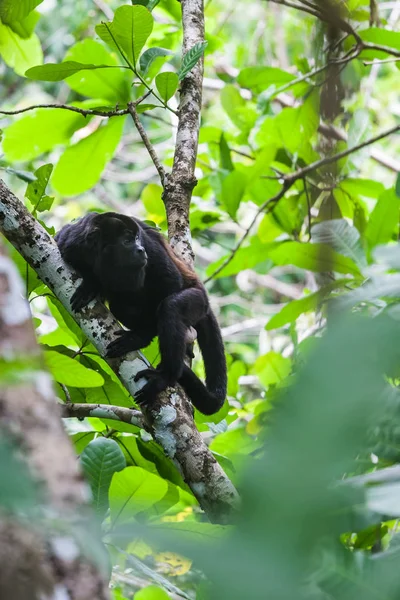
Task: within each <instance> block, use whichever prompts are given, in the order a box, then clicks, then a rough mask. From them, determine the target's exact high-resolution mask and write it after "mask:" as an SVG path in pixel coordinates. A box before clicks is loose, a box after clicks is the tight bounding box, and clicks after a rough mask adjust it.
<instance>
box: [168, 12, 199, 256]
mask: <svg viewBox="0 0 400 600" xmlns="http://www.w3.org/2000/svg"><path fill="white" fill-rule="evenodd" d="M181 6H182V24H183V45H182V55H184V54H185V53H186V52H188V51H189V50H190V49H191V48H193V46H194V45H195V44H197V43H199V42H204V7H203V0H182V2H181ZM202 84H203V58H201V59H200V60H199V61H198V63H197V64H196V65H195V66H194V67H193V69H192V70H191V71H190V73H188V74H187V75H186V77H185V79H184V80H183V81H182V85H181V98H180V104H179V113H178V115H179V118H178V130H177V136H176V146H175V154H174V162H173V166H172V172H171V174H170V175H168V176H167V177H166V178H165V187H164V194H163V200H164V203H165V207H166V211H167V220H168V235H169V240H170V242H171V245H172V246H173V247H174V248H175V250H176V252H177V254H179V255H180V256H181V258H182V259H183V260H184V261H185V262H187V263H188V264H189V265H191V264H192V263H193V258H194V255H193V250H192V245H191V233H190V227H189V206H190V200H191V197H192V191H193V188H194V187H195V185H196V183H197V181H196V178H195V166H196V158H197V146H198V140H199V129H200V111H201V100H202Z"/></svg>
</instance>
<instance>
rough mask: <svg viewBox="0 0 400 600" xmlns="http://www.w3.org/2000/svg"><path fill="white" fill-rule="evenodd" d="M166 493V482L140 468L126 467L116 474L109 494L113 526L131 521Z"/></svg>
mask: <svg viewBox="0 0 400 600" xmlns="http://www.w3.org/2000/svg"><path fill="white" fill-rule="evenodd" d="M167 492H168V484H167V482H166V481H164V480H163V479H161V477H158V476H157V475H154V474H153V473H149V472H147V471H145V470H144V469H141V468H140V467H127V468H126V469H124V470H123V471H122V472H121V473H116V474H115V475H114V477H113V480H112V482H111V486H110V492H109V499H110V510H111V520H112V522H113V524H114V526H116V525H122V524H123V523H126V522H128V521H132V519H134V518H135V516H136V515H137V514H138V513H139V512H143V511H145V510H146V509H149V508H151V507H152V506H153V505H154V504H156V503H157V502H159V501H160V500H161V499H162V498H163V497H164V495H165V494H166V493H167Z"/></svg>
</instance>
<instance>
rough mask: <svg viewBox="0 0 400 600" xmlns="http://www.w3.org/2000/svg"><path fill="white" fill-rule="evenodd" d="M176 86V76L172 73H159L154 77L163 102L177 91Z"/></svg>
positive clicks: (177, 80) (177, 83) (177, 81)
mask: <svg viewBox="0 0 400 600" xmlns="http://www.w3.org/2000/svg"><path fill="white" fill-rule="evenodd" d="M178 85H179V79H178V75H177V74H176V73H173V72H172V71H166V72H165V73H159V75H157V77H156V86H157V90H158V93H159V94H160V96H161V98H162V99H163V100H164V102H168V100H169V99H170V98H172V96H173V95H174V94H175V92H176V90H177V89H178Z"/></svg>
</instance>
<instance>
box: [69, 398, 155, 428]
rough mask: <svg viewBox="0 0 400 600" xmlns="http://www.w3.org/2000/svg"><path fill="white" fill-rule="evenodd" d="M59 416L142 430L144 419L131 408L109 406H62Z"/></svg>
mask: <svg viewBox="0 0 400 600" xmlns="http://www.w3.org/2000/svg"><path fill="white" fill-rule="evenodd" d="M61 416H62V417H64V418H67V417H77V418H79V419H83V418H85V417H97V418H99V419H110V420H111V421H120V422H122V423H127V424H128V425H133V426H134V427H140V428H141V429H143V428H144V418H143V415H142V413H141V412H140V410H132V409H131V408H125V407H123V406H113V405H111V404H86V403H85V404H74V403H68V404H62V405H61Z"/></svg>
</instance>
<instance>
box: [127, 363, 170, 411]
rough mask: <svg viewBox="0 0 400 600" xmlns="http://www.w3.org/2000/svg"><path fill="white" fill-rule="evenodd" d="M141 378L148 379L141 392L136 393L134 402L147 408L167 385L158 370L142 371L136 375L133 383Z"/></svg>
mask: <svg viewBox="0 0 400 600" xmlns="http://www.w3.org/2000/svg"><path fill="white" fill-rule="evenodd" d="M143 378H144V379H148V381H147V383H146V385H144V386H143V387H142V389H141V390H139V391H138V392H136V394H135V400H136V402H137V403H138V404H140V405H142V406H149V405H150V404H151V403H152V402H153V401H154V400H155V399H156V396H157V394H159V393H160V392H163V391H164V390H165V389H166V388H167V387H168V385H169V383H168V381H167V380H166V379H165V377H164V376H163V374H162V371H161V370H160V369H159V368H157V369H143V371H139V373H136V375H135V381H139V379H143Z"/></svg>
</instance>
